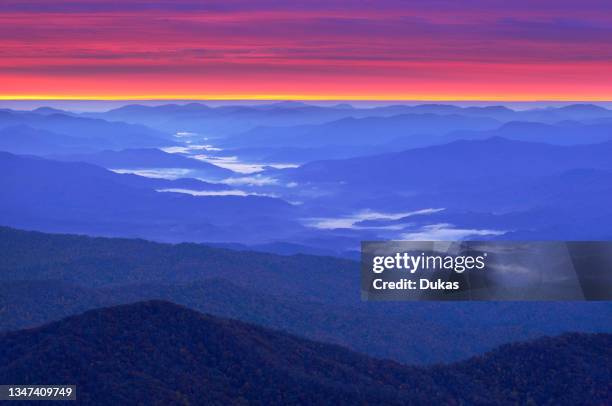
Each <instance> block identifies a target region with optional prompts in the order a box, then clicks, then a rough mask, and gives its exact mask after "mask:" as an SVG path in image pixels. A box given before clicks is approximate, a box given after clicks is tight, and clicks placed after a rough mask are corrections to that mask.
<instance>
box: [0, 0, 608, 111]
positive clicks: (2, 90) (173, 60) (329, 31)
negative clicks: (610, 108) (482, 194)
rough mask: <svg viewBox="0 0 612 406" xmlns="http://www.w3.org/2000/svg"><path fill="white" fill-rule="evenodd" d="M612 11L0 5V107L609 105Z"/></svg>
mask: <svg viewBox="0 0 612 406" xmlns="http://www.w3.org/2000/svg"><path fill="white" fill-rule="evenodd" d="M611 39H612V1H609V0H581V1H575V0H571V1H568V0H556V1H542V0H513V1H507V0H503V1H502V0H462V1H457V0H425V1H422V0H416V1H405V0H404V1H400V0H372V1H360V0H351V1H347V0H326V1H320V0H303V1H300V2H293V1H286V0H283V1H277V0H208V1H194V0H157V1H156V0H122V1H101V0H89V1H72V0H54V1H50V0H2V1H1V2H0V99H83V98H84V99H220V100H223V99H255V100H257V99H266V100H270V99H282V100H288V99H299V100H585V101H601V100H612V74H611V72H612V40H611Z"/></svg>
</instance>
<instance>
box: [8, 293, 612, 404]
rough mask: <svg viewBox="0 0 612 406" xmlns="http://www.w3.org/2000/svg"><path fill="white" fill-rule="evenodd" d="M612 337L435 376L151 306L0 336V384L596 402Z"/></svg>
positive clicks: (102, 396)
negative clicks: (50, 383)
mask: <svg viewBox="0 0 612 406" xmlns="http://www.w3.org/2000/svg"><path fill="white" fill-rule="evenodd" d="M611 348H612V336H611V335H603V334H600V335H580V334H573V335H565V336H562V337H559V338H545V339H541V340H538V341H534V342H530V343H524V344H514V345H511V346H506V347H502V348H501V349H499V350H497V351H494V352H492V353H490V354H488V355H486V356H485V357H483V358H476V359H472V360H469V361H466V362H463V363H460V364H454V365H448V366H438V367H434V368H415V367H408V366H403V365H401V364H397V363H394V362H391V361H381V360H376V359H372V358H368V357H366V356H363V355H360V354H358V353H354V352H351V351H348V350H346V349H344V348H342V347H336V346H332V345H327V344H321V343H318V342H314V341H308V340H304V339H300V338H297V337H295V336H291V335H288V334H285V333H282V332H278V331H272V330H267V329H265V328H261V327H257V326H254V325H250V324H245V323H242V322H238V321H233V320H227V319H219V318H216V317H212V316H208V315H204V314H201V313H197V312H195V311H192V310H189V309H186V308H184V307H181V306H177V305H174V304H172V303H168V302H161V301H152V302H143V303H137V304H133V305H127V306H118V307H112V308H106V309H100V310H94V311H89V312H86V313H84V314H82V315H79V316H74V317H70V318H67V319H64V320H62V321H59V322H55V323H52V324H49V325H46V326H43V327H40V328H36V329H31V330H24V331H17V332H12V333H7V334H4V335H0V382H2V383H5V382H10V383H12V384H43V383H49V382H56V383H70V384H76V385H77V398H78V399H79V401H80V403H83V404H117V403H131V404H134V403H156V402H157V403H160V402H161V403H165V404H168V403H185V402H188V403H206V404H231V403H245V402H249V403H257V404H288V403H299V404H332V403H333V404H351V405H352V404H360V403H367V404H385V405H388V404H432V403H437V404H443V403H444V404H448V403H457V404H462V403H464V404H465V403H470V404H490V403H504V402H509V401H510V402H516V403H521V404H526V403H528V402H533V403H535V404H542V403H545V402H554V403H555V404H568V405H570V404H598V403H603V402H605V401H606V399H608V396H609V388H608V387H607V385H608V383H609V382H610V378H611V377H610V368H609V365H610V363H611V362H612V351H611Z"/></svg>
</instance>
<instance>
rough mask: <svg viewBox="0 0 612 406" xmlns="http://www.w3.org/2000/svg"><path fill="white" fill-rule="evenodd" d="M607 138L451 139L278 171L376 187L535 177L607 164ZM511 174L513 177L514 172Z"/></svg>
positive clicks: (609, 148)
mask: <svg viewBox="0 0 612 406" xmlns="http://www.w3.org/2000/svg"><path fill="white" fill-rule="evenodd" d="M610 153H612V142H607V143H602V144H594V145H576V146H554V145H548V144H542V143H531V142H521V141H513V140H507V139H504V138H500V137H494V138H489V139H485V140H477V141H472V140H467V141H455V142H452V143H449V144H445V145H439V146H432V147H426V148H416V149H411V150H406V151H403V152H397V153H389V154H380V155H374V156H366V157H358V158H352V159H345V160H330V161H319V162H312V163H308V164H305V165H303V166H301V167H299V168H296V169H287V170H285V171H284V172H285V173H286V174H288V177H289V178H291V179H294V180H296V181H311V182H312V181H322V182H338V181H343V182H348V183H352V184H355V185H356V184H359V185H366V184H369V185H373V186H374V185H375V186H376V187H378V188H388V187H392V186H398V185H405V187H406V188H414V187H416V186H422V185H430V186H439V185H444V184H451V183H456V182H458V181H461V180H465V181H470V180H473V179H474V178H475V177H477V178H480V179H491V180H499V181H503V180H504V178H503V177H510V176H512V177H537V176H544V175H551V174H555V173H561V172H563V171H566V170H569V169H575V168H593V169H607V170H610V169H612V161H610V160H609V159H608V158H607V157H608V156H609V154H610ZM515 179H516V178H515Z"/></svg>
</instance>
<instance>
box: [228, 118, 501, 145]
mask: <svg viewBox="0 0 612 406" xmlns="http://www.w3.org/2000/svg"><path fill="white" fill-rule="evenodd" d="M499 125H500V123H499V121H497V120H493V119H490V118H487V117H465V116H460V115H440V114H431V113H427V114H402V115H394V116H391V117H366V118H357V119H356V118H352V117H351V118H343V119H341V120H337V121H332V122H329V123H325V124H319V125H304V126H293V127H258V128H254V129H252V130H250V131H247V132H246V133H244V134H240V135H237V136H234V137H230V138H228V139H227V140H224V141H223V143H222V144H221V145H224V146H229V147H234V148H236V147H263V146H274V147H282V146H284V147H310V148H312V147H324V146H328V145H331V146H334V145H337V146H339V145H342V146H358V145H362V146H363V145H380V144H384V143H388V142H390V141H392V140H394V139H396V138H399V137H406V136H421V137H424V136H427V137H429V138H431V137H432V136H436V135H442V134H446V133H448V132H450V131H453V130H458V129H464V130H468V129H471V130H485V129H494V128H497V127H498V126H499Z"/></svg>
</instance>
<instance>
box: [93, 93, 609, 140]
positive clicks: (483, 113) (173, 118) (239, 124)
mask: <svg viewBox="0 0 612 406" xmlns="http://www.w3.org/2000/svg"><path fill="white" fill-rule="evenodd" d="M404 114H407V115H421V114H434V115H459V116H463V117H472V118H482V119H489V120H497V121H499V122H508V121H539V122H545V123H555V122H558V121H562V120H578V121H581V120H592V119H600V118H606V117H612V111H611V110H608V109H605V108H602V107H599V106H596V105H569V106H562V107H556V108H547V109H541V108H537V109H528V110H523V111H514V110H511V109H509V108H507V107H504V106H482V107H481V106H468V107H460V106H455V105H444V104H421V105H388V106H377V107H367V108H363V107H352V108H347V106H345V105H343V104H340V105H333V106H314V105H310V104H306V103H301V102H291V101H289V102H280V103H271V104H266V105H250V106H246V105H242V106H240V105H228V106H219V107H210V106H207V105H205V104H201V103H188V104H184V105H179V104H167V105H162V106H143V105H127V106H123V107H120V108H117V109H113V110H110V111H108V112H104V113H88V114H86V116H89V117H99V118H105V119H108V120H120V121H125V122H130V123H140V124H144V125H148V126H151V127H154V128H159V129H162V130H164V131H169V132H179V131H190V132H196V133H198V134H199V136H200V137H210V138H220V137H221V138H222V137H225V136H228V135H236V134H239V133H243V132H245V131H249V130H251V129H254V128H256V127H261V126H274V127H276V126H291V127H294V128H291V129H289V128H287V129H286V131H287V132H293V131H295V130H296V129H298V128H299V126H301V125H307V124H323V123H327V122H331V121H335V120H340V119H343V118H347V117H352V118H366V117H389V116H394V115H404ZM295 126H297V128H296V127H295Z"/></svg>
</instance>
